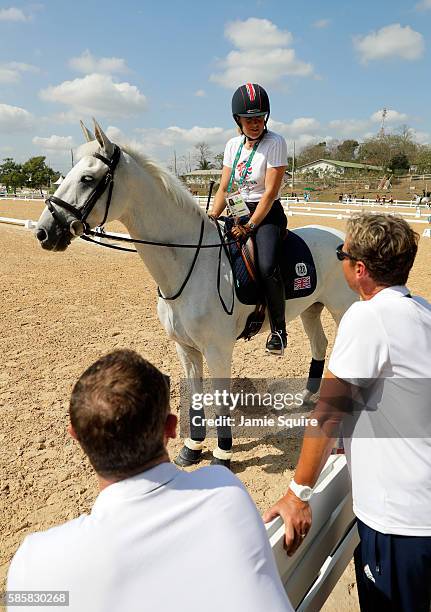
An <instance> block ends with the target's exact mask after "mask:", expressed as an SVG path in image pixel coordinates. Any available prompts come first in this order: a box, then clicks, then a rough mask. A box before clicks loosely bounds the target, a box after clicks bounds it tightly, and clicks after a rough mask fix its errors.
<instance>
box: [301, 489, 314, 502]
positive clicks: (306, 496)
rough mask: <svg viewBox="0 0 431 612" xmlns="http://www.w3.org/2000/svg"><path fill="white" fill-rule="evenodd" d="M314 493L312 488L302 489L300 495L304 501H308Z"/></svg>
mask: <svg viewBox="0 0 431 612" xmlns="http://www.w3.org/2000/svg"><path fill="white" fill-rule="evenodd" d="M312 491H313V489H311V488H310V487H306V488H304V489H302V491H301V493H300V494H299V498H300V499H302V501H308V500H309V499H310V497H311V493H312Z"/></svg>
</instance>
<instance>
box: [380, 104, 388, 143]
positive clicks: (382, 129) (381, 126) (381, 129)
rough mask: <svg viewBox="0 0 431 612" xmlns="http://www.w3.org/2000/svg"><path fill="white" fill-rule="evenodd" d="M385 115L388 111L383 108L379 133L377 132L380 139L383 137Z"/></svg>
mask: <svg viewBox="0 0 431 612" xmlns="http://www.w3.org/2000/svg"><path fill="white" fill-rule="evenodd" d="M387 114H388V110H387V108H384V109H383V110H382V122H381V124H380V132H379V136H380V138H383V137H384V135H385V121H386V116H387Z"/></svg>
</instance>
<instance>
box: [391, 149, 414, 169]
mask: <svg viewBox="0 0 431 612" xmlns="http://www.w3.org/2000/svg"><path fill="white" fill-rule="evenodd" d="M388 167H389V168H390V169H391V171H392V172H394V173H396V172H398V173H402V172H408V171H409V168H410V161H409V158H408V157H407V155H406V154H405V153H396V154H395V155H393V156H392V158H391V161H390V162H389V166H388Z"/></svg>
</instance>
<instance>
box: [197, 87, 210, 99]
mask: <svg viewBox="0 0 431 612" xmlns="http://www.w3.org/2000/svg"><path fill="white" fill-rule="evenodd" d="M206 95H207V94H206V92H205V91H204V90H203V89H198V90H197V91H195V96H197V97H198V98H205V96H206Z"/></svg>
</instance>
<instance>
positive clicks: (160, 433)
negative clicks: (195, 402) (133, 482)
mask: <svg viewBox="0 0 431 612" xmlns="http://www.w3.org/2000/svg"><path fill="white" fill-rule="evenodd" d="M168 381H169V379H168V377H167V376H165V375H164V374H162V372H160V370H158V369H157V368H156V367H155V366H153V365H152V364H151V363H149V362H148V361H147V360H146V359H143V358H142V357H141V356H140V355H138V354H137V353H135V352H134V351H129V350H118V351H114V352H113V353H109V354H108V355H105V357H102V358H101V359H99V360H98V361H96V363H94V364H93V365H92V366H90V367H89V368H88V369H87V370H86V371H85V372H84V373H83V374H82V375H81V377H80V378H79V380H78V382H77V383H76V384H75V386H74V388H73V390H72V396H71V398H70V408H69V414H70V422H71V424H72V427H73V429H74V430H75V433H76V436H77V438H78V441H79V443H80V444H81V446H82V448H83V450H84V452H85V453H86V454H87V456H88V458H89V460H90V462H91V464H92V466H93V467H94V469H95V470H96V472H97V473H98V474H100V475H101V476H111V477H112V476H117V477H120V476H122V477H126V476H127V475H129V474H132V473H136V472H137V471H139V468H140V467H142V466H144V465H145V464H146V463H148V462H149V461H150V460H152V459H155V458H156V457H159V456H161V455H162V454H163V452H164V425H165V422H166V417H167V415H168V414H169V382H168Z"/></svg>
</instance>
